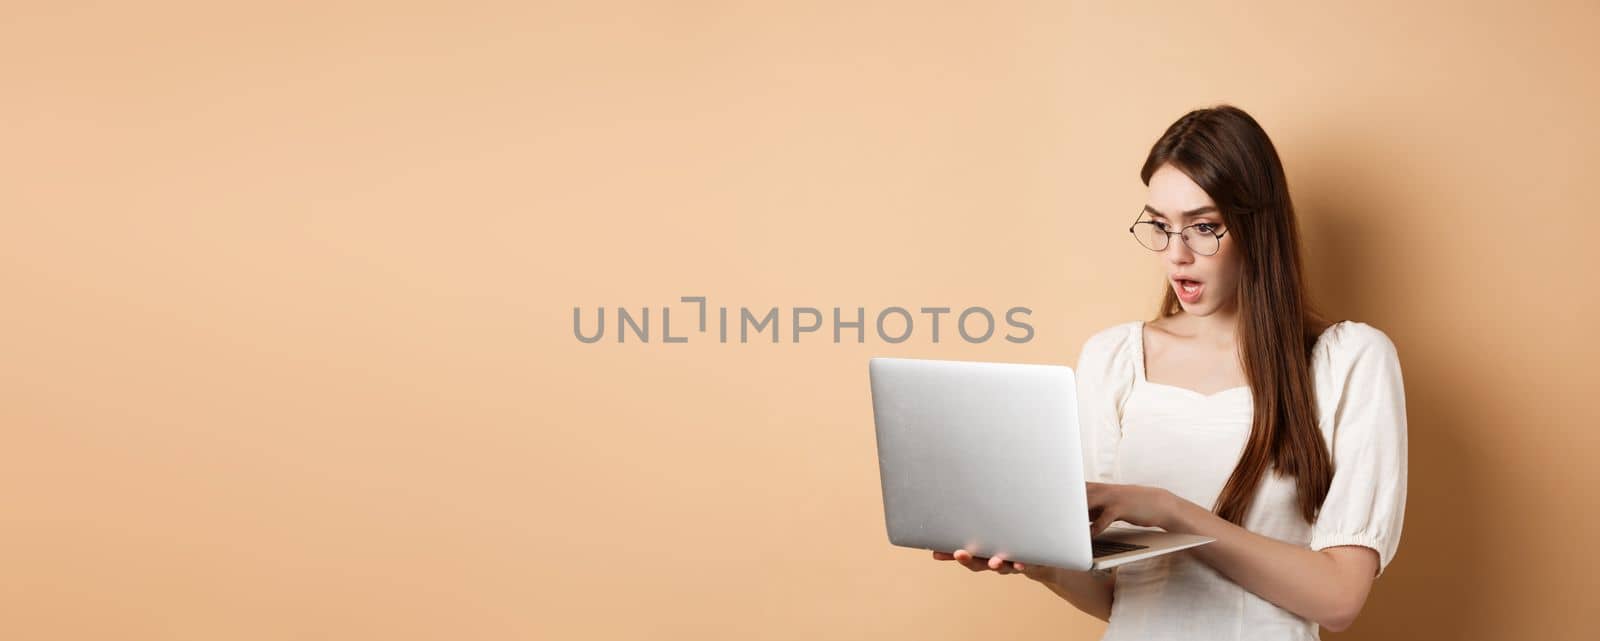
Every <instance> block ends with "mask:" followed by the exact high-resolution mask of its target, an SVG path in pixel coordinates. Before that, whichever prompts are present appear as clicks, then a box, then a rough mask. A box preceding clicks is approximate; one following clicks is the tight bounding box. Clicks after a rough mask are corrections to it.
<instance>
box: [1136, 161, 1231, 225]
mask: <svg viewBox="0 0 1600 641" xmlns="http://www.w3.org/2000/svg"><path fill="white" fill-rule="evenodd" d="M1145 204H1146V206H1147V209H1146V211H1151V210H1154V211H1152V212H1151V213H1160V214H1164V215H1166V216H1168V217H1180V216H1183V215H1184V213H1185V212H1190V211H1194V210H1196V209H1202V208H1206V207H1216V205H1217V204H1216V203H1215V202H1212V200H1211V196H1210V195H1208V194H1206V190H1204V189H1201V188H1200V185H1198V184H1196V183H1195V182H1194V180H1192V179H1190V178H1189V176H1188V174H1185V173H1183V172H1182V171H1179V170H1178V169H1177V168H1175V167H1173V166H1172V165H1162V166H1161V167H1160V168H1159V169H1156V171H1155V173H1153V174H1151V175H1150V192H1149V194H1148V195H1147V196H1146V197H1145ZM1196 215H1203V214H1196Z"/></svg>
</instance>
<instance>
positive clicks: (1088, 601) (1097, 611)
mask: <svg viewBox="0 0 1600 641" xmlns="http://www.w3.org/2000/svg"><path fill="white" fill-rule="evenodd" d="M1030 578H1031V577H1030ZM1035 580H1037V581H1039V583H1042V584H1044V587H1047V588H1050V591H1051V592H1054V593H1056V596H1059V597H1061V598H1063V599H1066V600H1067V602H1068V603H1071V604H1072V605H1073V607H1076V608H1078V609H1079V610H1082V611H1084V612H1085V613H1087V614H1088V615H1089V616H1092V617H1094V618H1096V619H1100V620H1101V621H1105V622H1108V623H1109V622H1110V621H1111V599H1112V595H1113V594H1114V590H1115V589H1116V585H1117V575H1116V574H1115V573H1105V574H1095V573H1092V572H1075V571H1072V570H1062V569H1060V568H1055V569H1054V571H1053V572H1051V573H1050V576H1047V577H1043V578H1039V579H1035Z"/></svg>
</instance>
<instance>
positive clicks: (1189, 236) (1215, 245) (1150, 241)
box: [1128, 210, 1228, 256]
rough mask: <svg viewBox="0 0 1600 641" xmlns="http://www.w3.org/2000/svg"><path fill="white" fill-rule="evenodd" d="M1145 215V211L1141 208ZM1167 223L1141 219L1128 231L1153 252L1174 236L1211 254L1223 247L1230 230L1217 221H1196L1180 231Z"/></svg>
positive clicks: (1162, 247)
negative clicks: (1223, 240)
mask: <svg viewBox="0 0 1600 641" xmlns="http://www.w3.org/2000/svg"><path fill="white" fill-rule="evenodd" d="M1139 215H1141V216H1143V215H1144V211H1143V210H1140V211H1139ZM1168 229H1169V227H1168V226H1167V224H1166V223H1164V222H1161V221H1159V220H1141V221H1138V222H1136V223H1134V224H1133V226H1131V227H1129V228H1128V233H1131V234H1133V237H1134V239H1135V240H1138V241H1139V244H1140V245H1144V248H1145V249H1148V250H1150V251H1153V252H1158V251H1164V250H1166V248H1167V244H1168V243H1169V242H1171V241H1172V239H1171V237H1172V236H1178V237H1180V238H1182V239H1183V244H1184V245H1185V246H1187V247H1188V248H1189V251H1192V252H1194V253H1196V254H1199V255H1201V256H1210V255H1212V254H1215V253H1217V250H1218V249H1221V248H1222V236H1223V234H1226V233H1228V230H1226V229H1222V226H1221V225H1218V224H1216V223H1195V224H1193V225H1189V226H1188V227H1184V228H1183V229H1180V230H1178V231H1168Z"/></svg>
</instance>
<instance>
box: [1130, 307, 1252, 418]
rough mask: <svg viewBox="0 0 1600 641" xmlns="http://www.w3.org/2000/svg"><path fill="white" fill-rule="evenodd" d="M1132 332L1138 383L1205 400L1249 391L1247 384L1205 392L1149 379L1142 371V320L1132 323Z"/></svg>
mask: <svg viewBox="0 0 1600 641" xmlns="http://www.w3.org/2000/svg"><path fill="white" fill-rule="evenodd" d="M1133 333H1134V341H1133V344H1134V345H1136V346H1138V348H1139V353H1137V354H1134V359H1133V362H1134V367H1135V368H1136V369H1137V370H1138V375H1139V377H1138V379H1137V380H1138V381H1139V382H1140V383H1143V384H1145V385H1150V386H1153V387H1165V388H1167V389H1174V390H1178V391H1180V392H1183V393H1186V394H1188V395H1190V396H1194V397H1197V398H1201V399H1205V400H1211V399H1214V398H1217V397H1219V396H1223V395H1225V394H1230V393H1233V392H1237V391H1239V390H1244V391H1246V392H1248V391H1250V386H1249V385H1238V386H1234V387H1230V388H1227V389H1223V390H1218V391H1215V392H1212V393H1210V394H1206V393H1204V392H1200V391H1197V390H1192V389H1189V388H1187V387H1180V386H1178V385H1169V384H1167V383H1157V382H1155V381H1152V380H1150V379H1149V377H1147V376H1146V375H1145V371H1144V321H1139V322H1138V324H1137V325H1134V327H1133Z"/></svg>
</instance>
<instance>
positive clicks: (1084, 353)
mask: <svg viewBox="0 0 1600 641" xmlns="http://www.w3.org/2000/svg"><path fill="white" fill-rule="evenodd" d="M1141 324H1142V321H1129V322H1126V323H1119V324H1116V325H1112V326H1111V327H1107V328H1105V329H1102V330H1100V331H1098V332H1095V333H1094V334H1091V335H1090V336H1089V338H1088V339H1087V340H1085V341H1084V342H1083V349H1082V350H1079V352H1078V369H1079V371H1081V372H1085V373H1094V372H1099V373H1104V372H1106V371H1107V370H1112V369H1116V368H1117V367H1119V366H1125V365H1127V364H1130V363H1132V362H1133V360H1132V357H1133V354H1134V353H1135V352H1136V351H1137V350H1138V348H1139V341H1140V337H1139V327H1140V325H1141Z"/></svg>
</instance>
